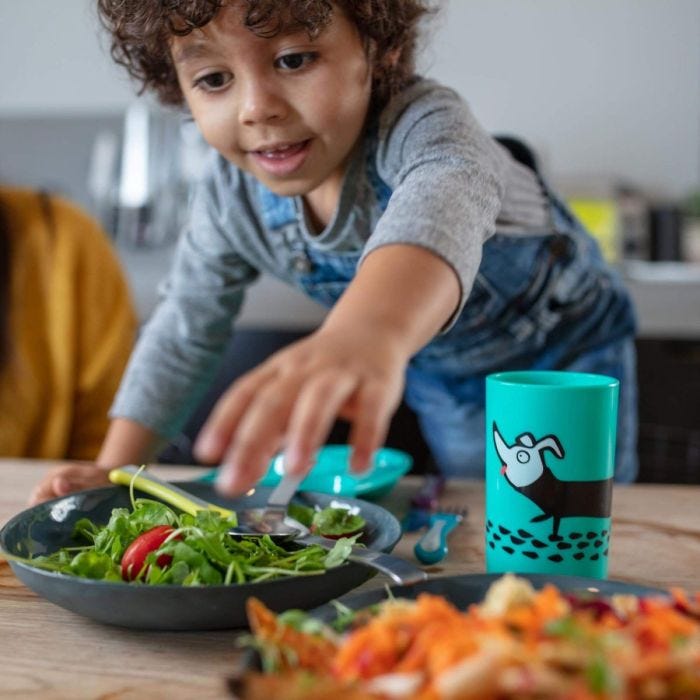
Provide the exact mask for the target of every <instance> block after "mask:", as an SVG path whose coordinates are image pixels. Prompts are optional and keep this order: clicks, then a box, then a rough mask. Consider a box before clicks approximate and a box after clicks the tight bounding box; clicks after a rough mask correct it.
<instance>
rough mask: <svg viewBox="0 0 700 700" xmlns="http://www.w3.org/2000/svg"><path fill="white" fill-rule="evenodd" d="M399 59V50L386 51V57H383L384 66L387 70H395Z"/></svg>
mask: <svg viewBox="0 0 700 700" xmlns="http://www.w3.org/2000/svg"><path fill="white" fill-rule="evenodd" d="M400 58H401V49H394V50H393V51H387V53H386V55H385V56H384V61H383V63H384V65H385V66H386V67H387V68H395V67H396V64H397V63H398V62H399V59H400Z"/></svg>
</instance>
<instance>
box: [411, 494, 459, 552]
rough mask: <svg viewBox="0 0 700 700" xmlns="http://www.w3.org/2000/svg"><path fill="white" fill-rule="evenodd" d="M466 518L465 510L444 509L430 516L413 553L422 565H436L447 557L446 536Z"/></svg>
mask: <svg viewBox="0 0 700 700" xmlns="http://www.w3.org/2000/svg"><path fill="white" fill-rule="evenodd" d="M466 516H467V509H466V508H445V509H444V510H441V511H439V512H437V513H434V514H433V515H431V516H430V523H429V527H428V529H427V530H426V532H425V533H424V534H423V536H422V537H421V538H420V540H418V542H416V546H415V547H414V548H413V552H414V553H415V555H416V558H417V559H418V560H419V561H420V562H422V563H423V564H437V562H439V561H442V560H443V559H444V558H445V556H446V555H447V552H448V548H447V536H448V535H449V534H450V532H452V530H454V529H455V528H456V527H457V526H458V525H459V524H460V523H461V522H462V520H464V518H465V517H466Z"/></svg>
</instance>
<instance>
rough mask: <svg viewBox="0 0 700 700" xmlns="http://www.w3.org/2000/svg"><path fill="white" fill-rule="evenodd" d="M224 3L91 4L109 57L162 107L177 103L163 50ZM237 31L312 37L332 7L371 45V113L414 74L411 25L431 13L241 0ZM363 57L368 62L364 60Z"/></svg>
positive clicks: (414, 5) (313, 1) (424, 7)
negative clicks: (297, 32) (297, 31)
mask: <svg viewBox="0 0 700 700" xmlns="http://www.w3.org/2000/svg"><path fill="white" fill-rule="evenodd" d="M226 2H227V0H97V7H98V12H99V17H100V21H101V22H102V25H103V26H104V27H105V28H106V29H107V31H108V32H109V34H110V35H111V40H112V44H111V54H112V58H113V59H114V60H115V61H116V62H117V63H119V64H120V65H122V66H124V67H125V68H126V69H127V71H128V72H129V74H130V75H131V76H132V77H133V78H135V79H136V80H137V81H138V82H139V83H140V84H141V85H140V92H144V91H146V90H153V91H154V92H155V93H156V94H157V96H158V99H159V100H160V101H161V102H162V103H163V104H168V105H182V104H183V102H184V98H183V95H182V91H181V90H180V85H179V83H178V80H177V75H176V73H175V67H174V65H173V62H172V59H171V56H170V50H169V44H170V39H171V37H172V36H174V35H177V36H184V35H186V34H189V33H190V32H191V31H192V30H193V29H197V28H199V27H203V26H204V25H206V24H208V23H209V22H211V21H212V19H214V17H215V16H216V14H217V13H218V12H219V10H220V9H221V8H222V7H223V6H224V5H225V4H226ZM241 2H242V4H243V7H244V12H243V17H244V23H245V26H246V27H248V29H250V31H252V32H253V33H255V34H256V35H257V36H261V37H273V36H275V35H276V34H278V33H279V32H280V31H283V30H285V29H288V28H290V27H299V28H301V29H303V30H305V31H306V32H307V34H308V35H309V37H311V38H313V37H315V36H318V34H319V33H320V32H322V31H323V29H324V27H326V25H327V24H328V23H329V22H330V21H331V18H332V13H333V6H334V5H336V6H337V7H339V8H340V10H341V11H342V12H344V13H345V15H346V16H347V17H348V18H349V20H350V21H351V22H352V23H354V24H355V26H356V27H357V29H358V31H359V33H360V36H361V37H363V40H364V41H365V44H366V46H367V47H368V50H369V46H370V45H372V46H374V47H375V50H374V51H373V52H372V53H371V60H372V62H373V83H372V109H373V110H377V109H381V108H382V107H383V106H384V105H385V104H386V103H387V102H388V100H389V99H390V98H391V97H392V95H394V94H396V93H397V92H398V91H399V90H400V89H401V88H402V87H404V86H405V85H406V83H407V82H408V80H409V79H410V78H411V76H412V75H413V72H414V69H415V64H414V60H415V51H416V41H417V34H418V22H419V20H420V19H421V17H422V16H423V15H425V14H427V13H428V12H431V11H432V8H431V7H430V2H429V0H333V2H331V1H330V0H241ZM368 55H370V54H369V53H368Z"/></svg>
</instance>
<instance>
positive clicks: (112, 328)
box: [0, 187, 137, 460]
mask: <svg viewBox="0 0 700 700" xmlns="http://www.w3.org/2000/svg"><path fill="white" fill-rule="evenodd" d="M136 328H137V319H136V314H135V311H134V306H133V303H132V300H131V297H130V294H129V288H128V286H127V283H126V281H125V277H124V275H123V273H122V270H121V267H120V263H119V261H118V258H117V256H116V255H115V253H114V251H113V249H112V246H111V244H110V242H109V240H108V239H107V237H106V235H105V234H104V233H103V231H102V230H101V229H100V227H99V226H98V224H97V223H96V222H95V221H93V220H92V219H91V218H90V217H89V216H87V215H86V214H85V213H83V212H82V211H81V210H80V209H78V208H77V207H76V206H74V205H73V204H71V203H70V202H68V201H66V200H65V199H62V198H59V197H53V196H51V197H50V196H48V195H46V194H43V193H38V192H34V191H28V190H21V189H10V188H5V187H0V457H26V458H48V459H69V460H93V459H94V458H95V457H96V455H97V453H98V450H99V448H100V444H101V443H102V440H103V438H104V435H105V432H106V430H107V425H108V417H107V411H108V409H109V406H110V404H111V403H112V399H113V397H114V393H115V391H116V389H117V386H118V385H119V381H120V379H121V376H122V372H123V370H124V367H125V366H126V362H127V359H128V357H129V354H130V352H131V349H132V346H133V343H134V341H135V336H136Z"/></svg>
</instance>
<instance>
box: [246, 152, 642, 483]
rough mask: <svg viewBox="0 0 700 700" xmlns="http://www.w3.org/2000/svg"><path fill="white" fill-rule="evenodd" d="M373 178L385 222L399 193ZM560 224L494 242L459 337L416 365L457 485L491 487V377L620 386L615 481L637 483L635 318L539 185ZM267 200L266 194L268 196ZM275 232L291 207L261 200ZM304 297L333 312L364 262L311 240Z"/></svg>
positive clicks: (413, 382) (431, 437)
mask: <svg viewBox="0 0 700 700" xmlns="http://www.w3.org/2000/svg"><path fill="white" fill-rule="evenodd" d="M371 156H372V154H371V153H370V157H368V158H367V161H366V175H367V177H368V179H369V182H370V183H371V185H372V189H373V190H374V193H375V196H376V198H377V201H378V203H379V206H380V207H381V209H382V211H383V210H384V209H385V208H386V206H387V204H388V201H389V198H390V197H391V194H392V191H391V189H390V188H389V186H388V185H387V184H386V183H385V182H383V181H382V180H381V179H380V177H379V175H378V173H377V172H376V168H375V167H374V159H373V158H372V157H371ZM537 176H538V178H539V179H540V183H541V185H542V189H543V192H544V194H545V196H546V197H547V199H548V201H549V211H550V219H551V224H550V227H549V228H548V230H545V231H542V233H541V234H539V235H531V234H529V233H528V235H526V236H514V235H504V234H495V235H494V236H492V237H491V238H490V239H489V240H488V241H487V242H486V243H485V244H484V247H483V256H482V260H481V265H480V267H479V271H478V274H477V276H476V279H475V282H474V286H473V288H472V290H471V293H470V295H469V298H468V300H467V303H466V305H465V306H464V308H463V310H462V312H461V313H460V315H459V317H458V318H457V320H456V322H455V323H454V325H453V326H452V327H451V328H450V329H449V330H448V331H447V332H445V333H443V334H441V335H438V336H436V337H435V338H434V339H433V340H432V341H431V342H430V343H429V344H428V345H427V346H425V347H424V348H423V349H422V350H420V351H419V352H418V353H417V354H416V355H414V356H413V358H412V359H411V361H410V363H409V365H408V368H407V372H406V390H405V400H406V403H407V404H408V405H409V406H410V407H411V408H412V409H413V411H414V412H415V413H416V415H417V417H418V421H419V424H420V426H421V430H422V433H423V436H424V439H425V441H426V442H427V444H428V446H429V447H430V450H431V453H432V455H433V458H434V460H435V462H436V464H437V466H438V468H439V469H440V471H441V472H442V473H443V474H445V475H447V476H460V477H472V478H483V477H484V434H485V432H484V431H485V428H484V398H485V381H484V380H485V377H486V375H487V374H489V373H491V372H497V371H505V370H514V369H557V370H571V371H579V372H594V373H598V374H605V375H609V376H612V377H616V378H617V379H619V380H620V403H619V416H618V433H617V453H616V471H615V478H616V480H618V481H622V482H627V481H633V480H634V479H635V477H636V475H637V469H638V464H637V454H636V442H637V387H636V362H635V350H634V331H635V318H634V311H633V308H632V305H631V302H630V300H629V297H628V295H627V293H626V291H625V290H624V288H623V286H622V283H621V281H620V280H619V279H618V277H617V275H616V274H615V273H614V272H613V271H612V270H610V268H609V267H608V266H607V265H606V264H605V262H604V261H603V259H602V257H601V255H600V251H599V249H598V247H597V245H596V243H595V241H594V240H593V239H592V238H591V237H590V236H589V234H588V233H587V232H586V231H585V230H584V229H583V227H582V226H581V224H580V223H579V222H578V221H577V220H576V219H575V217H574V216H573V215H572V214H571V212H570V211H569V210H568V209H567V207H566V206H565V205H564V204H563V203H562V202H561V201H560V200H559V199H558V198H557V197H556V196H555V195H554V193H553V192H552V191H551V189H550V188H549V187H548V186H547V185H546V183H545V182H544V181H543V179H542V178H541V176H540V175H539V173H537ZM260 187H261V188H262V185H260ZM260 194H261V201H262V202H263V207H264V217H265V220H266V223H267V225H268V226H270V227H271V228H279V227H281V226H283V227H285V228H287V230H290V229H289V227H288V226H287V225H288V224H289V223H290V221H292V220H294V219H296V211H295V210H294V206H293V203H292V200H291V199H290V198H286V197H278V196H277V195H275V194H273V193H272V192H270V191H269V190H264V191H261V192H260ZM288 245H289V246H290V247H292V249H293V252H294V254H295V255H297V256H298V258H297V259H298V260H299V269H298V270H297V271H298V273H299V274H298V277H297V280H296V281H297V285H298V286H299V288H300V289H301V290H302V291H304V292H305V293H306V294H307V295H308V296H309V297H311V298H312V299H314V300H316V301H317V302H319V303H321V304H322V305H324V306H326V307H329V308H330V307H332V306H333V305H334V304H335V303H336V302H337V301H338V299H339V297H340V295H341V294H342V293H343V292H344V291H345V288H346V287H347V285H348V284H349V282H350V281H351V280H352V279H353V278H354V276H355V272H356V268H357V264H358V261H359V259H360V257H361V254H362V251H361V250H357V251H352V252H327V251H322V250H319V249H318V248H315V247H314V246H313V243H312V242H311V243H310V242H308V241H307V240H305V239H304V238H303V237H302V236H301V235H297V236H294V235H292V236H290V237H289V240H288Z"/></svg>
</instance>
